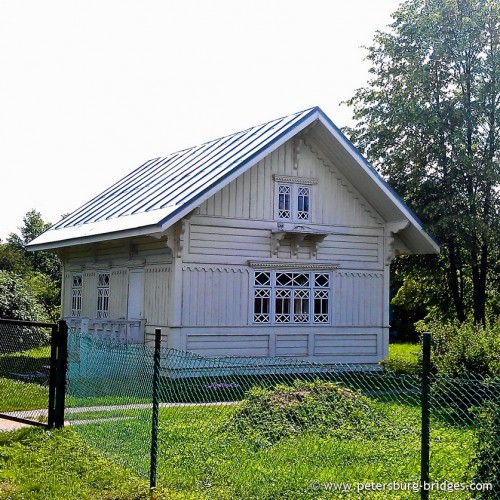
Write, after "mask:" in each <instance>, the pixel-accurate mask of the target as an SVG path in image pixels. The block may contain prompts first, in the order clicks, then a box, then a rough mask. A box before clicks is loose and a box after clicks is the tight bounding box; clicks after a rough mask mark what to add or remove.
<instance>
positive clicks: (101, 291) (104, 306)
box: [97, 273, 110, 319]
mask: <svg viewBox="0 0 500 500" xmlns="http://www.w3.org/2000/svg"><path fill="white" fill-rule="evenodd" d="M109 278H110V275H109V273H99V274H98V276H97V318H98V319H106V318H109Z"/></svg>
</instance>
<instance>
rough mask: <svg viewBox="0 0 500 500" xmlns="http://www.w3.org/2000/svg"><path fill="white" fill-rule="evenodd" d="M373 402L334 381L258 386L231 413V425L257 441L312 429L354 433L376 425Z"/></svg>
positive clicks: (261, 442)
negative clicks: (273, 386)
mask: <svg viewBox="0 0 500 500" xmlns="http://www.w3.org/2000/svg"><path fill="white" fill-rule="evenodd" d="M374 413H375V410H374V408H373V404H372V402H371V401H370V400H369V399H368V398H367V397H365V396H363V395H362V394H360V393H358V392H355V391H353V390H351V389H347V388H345V387H342V386H340V385H339V384H336V383H333V382H323V381H320V380H316V381H314V382H307V381H303V380H296V381H295V382H294V383H293V385H276V387H275V388H274V389H264V388H261V387H254V388H252V389H250V390H249V391H248V392H247V393H246V398H245V399H244V400H243V401H241V403H240V404H239V405H238V406H237V408H236V410H235V412H234V413H233V414H232V415H231V416H230V417H229V418H230V421H229V422H228V429H229V430H230V432H233V433H236V434H237V435H239V436H241V435H243V436H245V437H248V438H250V439H251V440H253V441H254V442H255V443H256V444H257V445H268V444H274V443H276V442H277V441H279V440H280V439H282V438H284V437H289V436H294V435H299V434H302V433H305V432H308V431H312V432H314V433H316V434H319V435H320V436H325V435H327V434H332V433H335V434H338V435H339V436H342V437H349V436H353V435H354V434H356V433H362V432H365V431H367V429H368V428H372V426H373V425H375V421H376V420H377V419H376V418H374Z"/></svg>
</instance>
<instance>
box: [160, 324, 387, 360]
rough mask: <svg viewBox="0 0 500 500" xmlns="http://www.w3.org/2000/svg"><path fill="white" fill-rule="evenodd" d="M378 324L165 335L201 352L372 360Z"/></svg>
mask: <svg viewBox="0 0 500 500" xmlns="http://www.w3.org/2000/svg"><path fill="white" fill-rule="evenodd" d="M383 334H384V332H383V329H381V328H366V329H363V330H361V331H360V330H359V329H356V328H343V329H338V328H335V327H330V328H329V329H327V330H326V331H318V330H317V329H316V330H315V329H310V328H309V329H308V328H307V327H300V328H299V331H298V332H296V333H294V332H293V331H292V329H290V328H287V327H283V326H281V327H279V328H276V329H270V328H267V329H263V328H262V327H245V328H243V327H239V328H238V327H236V328H233V329H232V331H228V330H227V329H225V328H215V327H213V328H180V329H172V330H170V331H169V333H168V335H169V337H170V336H172V337H175V338H178V339H180V342H179V344H180V346H181V348H182V349H185V350H188V351H192V352H195V353H197V354H200V355H202V356H207V357H219V356H276V357H293V358H300V359H309V360H310V361H318V362H322V363H342V362H345V363H350V362H354V363H362V362H368V363H374V362H376V361H378V360H379V358H380V357H381V354H382V353H381V343H380V341H379V339H380V338H381V336H382V335H383Z"/></svg>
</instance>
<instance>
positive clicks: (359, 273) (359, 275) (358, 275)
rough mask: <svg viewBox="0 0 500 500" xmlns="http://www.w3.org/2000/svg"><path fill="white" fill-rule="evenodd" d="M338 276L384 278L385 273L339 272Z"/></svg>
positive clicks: (336, 273)
mask: <svg viewBox="0 0 500 500" xmlns="http://www.w3.org/2000/svg"><path fill="white" fill-rule="evenodd" d="M335 275H336V276H354V277H370V278H383V276H384V272H383V271H337V272H335Z"/></svg>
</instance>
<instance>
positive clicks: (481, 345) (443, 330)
mask: <svg viewBox="0 0 500 500" xmlns="http://www.w3.org/2000/svg"><path fill="white" fill-rule="evenodd" d="M424 329H425V330H427V331H429V332H430V333H431V334H432V363H433V366H434V369H435V370H436V371H437V372H438V373H442V374H447V375H451V376H460V375H463V374H466V373H469V374H475V375H481V376H487V377H489V376H495V375H500V322H499V321H496V322H489V323H488V324H486V325H484V326H483V325H475V324H474V323H473V322H472V321H471V320H470V321H467V322H465V323H458V322H454V323H444V324H442V323H437V322H435V323H431V324H427V325H425V326H423V325H420V326H419V330H421V331H422V330H424Z"/></svg>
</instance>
